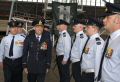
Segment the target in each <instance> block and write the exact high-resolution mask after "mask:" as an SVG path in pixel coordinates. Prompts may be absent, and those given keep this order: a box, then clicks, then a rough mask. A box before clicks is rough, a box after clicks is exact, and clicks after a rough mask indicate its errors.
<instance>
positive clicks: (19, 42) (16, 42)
mask: <svg viewBox="0 0 120 82" xmlns="http://www.w3.org/2000/svg"><path fill="white" fill-rule="evenodd" d="M23 44H24V42H23V41H20V40H18V41H15V45H17V46H23Z"/></svg>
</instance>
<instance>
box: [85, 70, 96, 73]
mask: <svg viewBox="0 0 120 82" xmlns="http://www.w3.org/2000/svg"><path fill="white" fill-rule="evenodd" d="M85 72H86V73H92V72H95V70H94V69H87V70H85Z"/></svg>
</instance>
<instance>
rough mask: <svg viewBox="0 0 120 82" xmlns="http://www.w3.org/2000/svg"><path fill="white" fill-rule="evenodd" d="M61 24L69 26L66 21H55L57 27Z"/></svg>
mask: <svg viewBox="0 0 120 82" xmlns="http://www.w3.org/2000/svg"><path fill="white" fill-rule="evenodd" d="M61 24H64V25H69V23H68V22H66V21H64V20H62V19H59V20H57V25H61Z"/></svg>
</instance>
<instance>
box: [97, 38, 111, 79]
mask: <svg viewBox="0 0 120 82" xmlns="http://www.w3.org/2000/svg"><path fill="white" fill-rule="evenodd" d="M109 39H110V36H108V38H107V41H106V44H105V48H104V51H103V54H102V58H101V62H100V68H99V72H98V78H97V81H100V79H101V74H102V64H103V60H104V55H105V53H106V50H107V47H108V44H109Z"/></svg>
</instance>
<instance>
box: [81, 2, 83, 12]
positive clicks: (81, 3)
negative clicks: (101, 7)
mask: <svg viewBox="0 0 120 82" xmlns="http://www.w3.org/2000/svg"><path fill="white" fill-rule="evenodd" d="M81 9H82V10H83V0H81Z"/></svg>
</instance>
